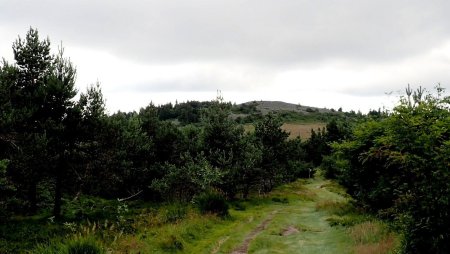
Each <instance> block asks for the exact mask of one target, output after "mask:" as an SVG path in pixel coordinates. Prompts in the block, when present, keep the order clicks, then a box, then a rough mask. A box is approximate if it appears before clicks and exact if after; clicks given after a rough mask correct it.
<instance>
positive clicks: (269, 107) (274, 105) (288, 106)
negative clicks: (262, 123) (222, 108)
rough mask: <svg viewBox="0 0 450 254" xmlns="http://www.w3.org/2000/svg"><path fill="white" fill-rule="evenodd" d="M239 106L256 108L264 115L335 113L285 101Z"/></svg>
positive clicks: (248, 103)
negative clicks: (276, 113) (275, 113)
mask: <svg viewBox="0 0 450 254" xmlns="http://www.w3.org/2000/svg"><path fill="white" fill-rule="evenodd" d="M238 106H243V107H247V106H250V107H255V108H256V110H257V111H260V112H261V113H262V114H267V113H269V112H296V113H301V114H312V113H332V112H333V110H329V109H326V108H317V107H311V106H304V105H300V104H293V103H287V102H283V101H251V102H246V103H242V104H239V105H238Z"/></svg>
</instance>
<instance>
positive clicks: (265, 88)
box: [0, 0, 450, 113]
mask: <svg viewBox="0 0 450 254" xmlns="http://www.w3.org/2000/svg"><path fill="white" fill-rule="evenodd" d="M448 10H450V1H446V0H442V1H439V0H429V1H423V0H377V1H373V0H370V1H369V0H339V1H338V0H314V1H313V0H159V1H156V0H127V1H124V0H120V1H119V0H64V1H61V0H40V1H35V0H21V1H17V0H0V56H1V57H4V58H5V59H7V60H8V61H10V62H13V53H12V48H11V46H12V43H13V42H14V41H15V40H16V39H17V38H18V36H21V37H22V38H23V37H24V36H25V34H26V32H27V31H28V29H29V28H30V27H33V28H36V29H38V31H39V34H40V36H41V37H42V38H45V37H47V36H48V37H49V38H50V41H51V42H52V48H53V50H54V51H55V52H56V50H57V48H58V45H60V44H61V43H62V45H63V47H64V48H65V54H66V57H69V58H70V59H71V61H72V62H73V63H74V65H75V66H76V68H77V81H76V86H77V88H78V90H79V91H81V92H83V91H85V90H86V88H87V87H88V86H89V85H91V84H95V83H96V82H100V84H101V87H102V92H103V94H104V97H105V99H106V106H107V109H108V111H109V112H110V113H113V112H115V111H117V110H121V111H132V110H139V108H141V107H145V106H147V105H148V104H149V103H150V102H152V103H154V104H156V105H159V104H164V103H167V102H172V103H174V102H175V101H178V102H183V101H187V100H200V101H203V100H213V99H215V98H216V95H217V90H220V91H221V93H222V95H223V97H224V100H225V101H231V102H236V103H242V102H247V101H254V100H272V101H285V102H290V103H295V104H301V105H307V106H315V107H325V108H334V109H338V108H340V107H341V108H343V110H345V111H349V110H355V111H358V110H360V111H362V112H367V111H368V110H369V109H379V108H381V109H383V108H386V109H390V108H391V107H392V106H393V105H395V103H396V102H397V101H398V97H399V96H400V95H402V94H403V91H404V89H405V87H406V86H407V85H408V84H411V86H412V87H419V86H422V87H425V88H427V89H429V90H432V89H433V87H435V86H436V85H437V84H438V83H440V84H441V86H442V87H444V88H448V87H449V84H450V15H448Z"/></svg>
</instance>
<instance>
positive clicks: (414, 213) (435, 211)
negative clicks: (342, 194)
mask: <svg viewBox="0 0 450 254" xmlns="http://www.w3.org/2000/svg"><path fill="white" fill-rule="evenodd" d="M449 108H450V99H449V97H445V96H443V89H442V88H440V87H437V89H436V94H435V95H432V94H430V93H426V91H424V90H423V89H421V88H420V89H418V90H416V91H415V92H413V91H412V90H411V89H410V88H409V87H408V89H407V96H406V97H403V98H402V99H401V101H400V104H399V105H398V106H397V107H396V108H395V109H394V111H393V112H392V113H391V114H390V115H388V116H385V117H381V118H370V119H369V120H367V121H366V122H365V123H362V124H360V125H359V126H358V127H356V128H355V130H354V131H353V135H352V137H351V138H350V139H349V140H347V141H344V142H342V143H340V144H335V145H333V148H334V150H335V152H334V154H333V156H332V157H331V158H330V159H329V160H328V161H327V164H328V166H327V167H326V168H327V169H328V170H329V171H330V172H332V173H333V174H336V175H337V178H338V179H339V180H340V182H341V183H343V184H344V185H345V186H346V187H347V188H348V190H349V192H350V194H351V195H353V196H354V197H355V198H356V199H357V200H358V201H359V202H361V203H362V204H363V205H366V206H367V207H368V208H370V209H372V210H373V211H376V212H378V213H379V214H381V215H383V216H386V217H388V218H393V219H394V220H397V221H398V223H399V224H400V225H402V228H403V230H404V234H405V251H406V252H419V253H423V252H427V253H445V252H448V251H449V249H448V240H449V239H450V235H449V233H448V225H450V224H449V223H450V215H449V213H448V211H450V206H449V205H450V192H449V190H450V185H449V183H450V174H449V160H450V156H449V152H448V151H449V143H450V142H449V137H450V129H449V126H450V111H449ZM333 160H334V163H333ZM341 166H342V167H341ZM339 167H340V169H337V168H339Z"/></svg>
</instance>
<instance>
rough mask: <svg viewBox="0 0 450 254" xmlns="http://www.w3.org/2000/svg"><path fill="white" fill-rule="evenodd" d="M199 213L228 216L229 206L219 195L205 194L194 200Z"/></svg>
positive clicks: (213, 193)
mask: <svg viewBox="0 0 450 254" xmlns="http://www.w3.org/2000/svg"><path fill="white" fill-rule="evenodd" d="M194 202H195V204H196V206H197V207H198V209H199V211H200V212H201V213H203V214H206V213H212V214H217V215H219V216H221V217H225V216H228V214H229V213H228V209H229V205H228V203H227V201H226V200H225V198H224V197H223V196H222V195H220V194H219V193H215V192H204V193H202V194H200V195H199V196H197V197H196V198H195V200H194Z"/></svg>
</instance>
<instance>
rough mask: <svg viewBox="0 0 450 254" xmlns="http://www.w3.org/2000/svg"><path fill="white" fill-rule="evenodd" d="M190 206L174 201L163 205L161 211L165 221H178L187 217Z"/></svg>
mask: <svg viewBox="0 0 450 254" xmlns="http://www.w3.org/2000/svg"><path fill="white" fill-rule="evenodd" d="M187 212H188V207H187V205H186V204H184V203H172V204H169V205H167V206H165V207H163V209H162V211H161V213H162V217H163V220H164V222H169V223H172V222H177V221H179V220H182V219H184V218H185V217H186V215H187Z"/></svg>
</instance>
